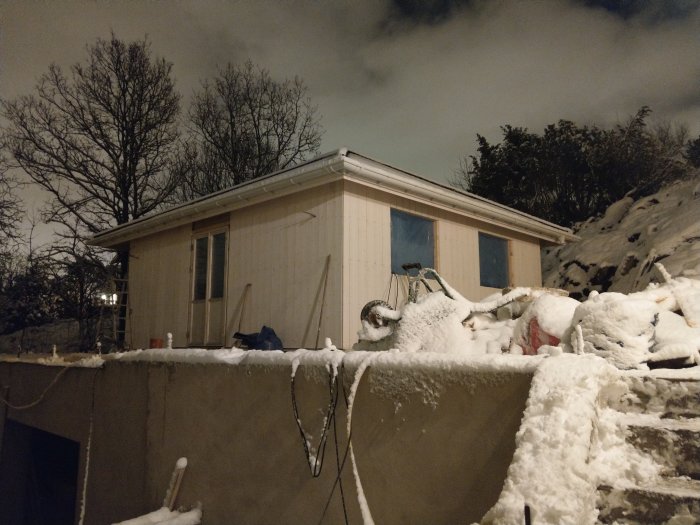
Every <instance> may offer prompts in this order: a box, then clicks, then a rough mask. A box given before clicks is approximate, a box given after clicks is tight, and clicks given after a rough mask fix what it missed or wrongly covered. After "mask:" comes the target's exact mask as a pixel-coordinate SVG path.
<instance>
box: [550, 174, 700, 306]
mask: <svg viewBox="0 0 700 525" xmlns="http://www.w3.org/2000/svg"><path fill="white" fill-rule="evenodd" d="M575 233H576V234H577V235H578V236H579V237H581V240H580V241H578V242H575V243H570V244H568V245H566V246H560V247H556V248H551V249H549V250H547V251H546V252H545V253H543V258H542V273H543V281H544V284H545V286H551V287H555V288H563V289H565V290H568V291H569V292H570V293H571V296H572V297H574V298H577V299H580V298H582V297H584V298H585V297H586V296H587V295H588V294H589V293H590V292H591V290H598V291H617V292H623V293H629V292H632V291H636V290H641V289H643V288H645V287H646V285H647V284H648V283H649V282H650V281H658V276H657V275H656V273H655V271H654V266H653V265H654V263H655V262H660V263H662V264H663V265H664V266H665V267H666V269H667V270H668V272H669V273H670V274H671V275H673V276H686V277H694V278H698V277H700V172H698V173H696V175H695V177H694V178H693V179H692V180H685V181H679V182H675V183H673V184H671V185H669V186H667V187H666V188H664V189H662V190H661V191H659V192H658V193H656V194H654V195H651V196H648V197H644V198H641V199H639V200H636V201H635V200H634V199H633V198H631V197H625V198H624V199H622V200H620V201H618V202H616V203H615V204H613V205H611V206H610V207H609V208H608V210H607V211H606V213H605V215H604V216H603V217H598V218H594V219H589V220H588V221H586V222H585V223H582V224H579V225H577V227H576V228H575Z"/></svg>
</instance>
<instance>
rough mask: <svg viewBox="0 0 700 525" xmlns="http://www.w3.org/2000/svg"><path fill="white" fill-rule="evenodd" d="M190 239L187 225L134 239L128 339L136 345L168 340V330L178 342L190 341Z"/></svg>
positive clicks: (174, 341)
mask: <svg viewBox="0 0 700 525" xmlns="http://www.w3.org/2000/svg"><path fill="white" fill-rule="evenodd" d="M190 239H191V227H190V225H187V226H181V227H179V228H173V229H172V230H168V231H165V232H161V233H159V234H155V235H150V236H148V237H144V238H143V239H138V240H135V241H132V243H131V260H130V262H129V295H130V296H129V305H130V310H131V314H130V316H129V318H128V319H127V325H128V329H127V343H128V344H129V345H130V346H132V347H133V348H146V347H148V343H149V339H151V338H161V339H163V340H165V338H166V334H167V333H168V332H171V333H172V334H173V344H174V345H175V346H185V345H186V344H187V317H188V305H189V298H190V297H189V296H190V293H189V290H190Z"/></svg>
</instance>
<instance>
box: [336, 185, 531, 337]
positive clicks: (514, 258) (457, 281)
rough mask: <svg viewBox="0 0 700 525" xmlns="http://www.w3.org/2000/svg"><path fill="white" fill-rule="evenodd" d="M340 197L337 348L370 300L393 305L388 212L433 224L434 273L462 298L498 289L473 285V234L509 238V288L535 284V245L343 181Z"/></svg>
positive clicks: (402, 285) (353, 332)
mask: <svg viewBox="0 0 700 525" xmlns="http://www.w3.org/2000/svg"><path fill="white" fill-rule="evenodd" d="M344 187H345V190H346V191H345V193H344V195H343V207H344V217H345V220H344V223H343V237H344V243H343V252H344V254H345V260H344V267H345V271H344V273H343V289H344V290H345V294H344V297H343V319H344V324H343V347H345V348H349V347H351V346H352V344H354V343H355V342H356V341H357V330H358V329H359V328H360V320H359V316H360V311H361V310H362V307H363V306H364V305H365V304H366V303H367V302H368V301H370V300H373V299H382V300H387V299H388V300H389V303H390V304H392V305H394V304H395V303H396V297H397V282H396V280H395V279H394V280H392V278H391V223H390V220H391V219H390V210H391V208H397V209H401V210H404V211H407V212H410V213H414V214H416V215H421V216H423V217H427V218H430V219H432V220H434V221H435V238H436V254H435V255H436V257H435V265H436V269H437V270H438V271H439V272H440V274H441V275H442V276H443V277H444V278H445V279H446V280H447V281H448V282H449V283H450V284H451V285H452V286H454V287H455V288H456V289H457V290H458V291H459V292H460V293H462V294H463V295H464V296H465V297H467V298H469V299H472V300H478V299H481V298H483V297H485V296H487V295H490V294H492V293H494V292H498V291H499V290H497V289H493V288H484V287H482V286H480V285H479V232H480V231H482V232H485V233H489V234H492V235H498V236H501V237H504V238H507V239H509V240H510V241H511V242H510V251H511V255H510V268H511V278H512V283H511V284H512V285H520V286H539V285H541V275H540V255H539V242H538V240H537V239H535V238H530V237H527V236H525V235H521V234H514V233H513V232H508V231H507V230H504V229H502V228H498V227H494V226H493V225H490V224H488V223H487V222H480V221H476V220H474V219H471V218H468V217H464V216H462V215H459V214H457V213H453V212H450V211H447V210H443V209H439V208H436V207H433V206H430V205H429V204H426V203H422V202H416V201H413V200H410V199H408V198H406V197H403V196H398V195H392V194H389V193H386V192H384V191H380V190H378V189H375V188H371V187H368V186H364V185H360V184H357V183H353V182H345V183H344ZM406 289H407V285H406V282H405V278H400V279H399V283H398V304H401V303H402V302H403V301H404V300H405V296H406Z"/></svg>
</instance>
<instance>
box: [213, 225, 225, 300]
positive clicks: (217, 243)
mask: <svg viewBox="0 0 700 525" xmlns="http://www.w3.org/2000/svg"><path fill="white" fill-rule="evenodd" d="M211 258H212V261H211V298H212V299H220V298H221V297H223V296H224V283H225V279H226V234H225V233H217V234H216V235H214V236H213V237H212V247H211Z"/></svg>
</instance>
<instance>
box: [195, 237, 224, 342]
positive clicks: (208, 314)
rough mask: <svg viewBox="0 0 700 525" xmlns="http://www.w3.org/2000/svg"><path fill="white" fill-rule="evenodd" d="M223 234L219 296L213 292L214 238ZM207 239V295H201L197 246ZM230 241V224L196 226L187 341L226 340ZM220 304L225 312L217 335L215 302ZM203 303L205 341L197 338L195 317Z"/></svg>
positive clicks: (205, 283) (205, 281) (205, 290)
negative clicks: (198, 292)
mask: <svg viewBox="0 0 700 525" xmlns="http://www.w3.org/2000/svg"><path fill="white" fill-rule="evenodd" d="M220 235H223V236H224V237H223V239H224V244H223V261H221V268H220V271H221V278H222V282H221V291H220V295H219V296H216V297H213V296H212V292H213V291H214V290H213V288H214V282H213V280H214V273H215V266H216V265H215V257H214V253H215V241H214V239H215V237H217V236H220ZM202 239H206V245H207V249H206V258H205V264H206V271H205V273H204V297H201V298H198V297H197V295H195V294H196V292H197V291H198V290H197V287H198V280H197V278H198V275H197V272H198V271H199V268H200V267H201V266H199V265H198V260H197V259H198V253H197V245H198V243H199V241H200V240H202ZM229 242H230V228H229V225H228V224H221V225H219V226H218V227H217V226H212V227H209V228H201V229H197V230H195V229H193V231H192V237H191V241H190V251H191V260H190V291H189V305H190V307H189V310H190V311H189V316H188V317H189V326H188V329H187V342H188V345H190V346H193V345H202V346H211V345H219V344H223V343H224V342H225V338H226V337H225V330H226V327H225V319H226V290H227V288H228V273H229ZM213 304H216V305H219V304H220V305H221V309H222V312H221V313H220V315H221V316H222V321H223V322H222V325H223V326H222V327H221V330H220V332H221V333H218V334H214V333H213V331H214V330H212V305H213ZM202 305H203V306H204V312H203V314H202V315H203V319H202V322H203V324H204V326H203V328H201V331H202V340H201V341H199V340H194V333H195V329H194V324H195V322H196V320H195V315H196V314H195V309H197V307H198V306H200V307H201V306H202Z"/></svg>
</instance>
